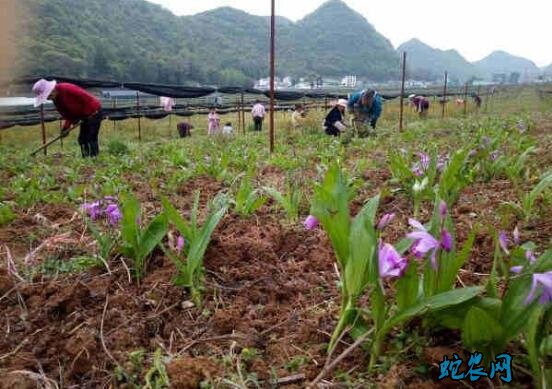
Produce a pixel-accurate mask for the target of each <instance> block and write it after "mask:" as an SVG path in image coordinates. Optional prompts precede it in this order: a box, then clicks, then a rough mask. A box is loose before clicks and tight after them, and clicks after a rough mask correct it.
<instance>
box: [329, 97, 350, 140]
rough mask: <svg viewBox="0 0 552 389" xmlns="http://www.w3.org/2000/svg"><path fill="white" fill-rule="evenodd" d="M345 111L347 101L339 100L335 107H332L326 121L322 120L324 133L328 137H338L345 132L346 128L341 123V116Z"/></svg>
mask: <svg viewBox="0 0 552 389" xmlns="http://www.w3.org/2000/svg"><path fill="white" fill-rule="evenodd" d="M346 109H347V100H343V99H340V100H339V101H338V102H337V104H336V106H335V107H333V108H332V109H331V110H330V112H329V113H328V115H327V116H326V119H325V120H324V131H325V132H326V134H328V135H332V136H339V135H341V133H342V132H344V131H345V130H347V126H346V125H345V124H344V123H343V116H344V114H345V110H346Z"/></svg>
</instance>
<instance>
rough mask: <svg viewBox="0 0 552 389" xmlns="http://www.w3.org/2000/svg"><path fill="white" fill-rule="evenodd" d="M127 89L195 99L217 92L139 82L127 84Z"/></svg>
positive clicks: (213, 89)
mask: <svg viewBox="0 0 552 389" xmlns="http://www.w3.org/2000/svg"><path fill="white" fill-rule="evenodd" d="M123 86H124V87H125V88H127V89H132V90H136V91H139V92H144V93H149V94H152V95H156V96H166V97H173V98H186V99H193V98H197V97H204V96H208V95H210V94H212V93H214V92H216V89H215V88H199V87H191V86H180V85H161V84H141V83H137V82H130V83H125V84H123Z"/></svg>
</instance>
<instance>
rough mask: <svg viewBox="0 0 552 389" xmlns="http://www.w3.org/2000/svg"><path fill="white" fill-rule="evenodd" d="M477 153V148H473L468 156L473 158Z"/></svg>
mask: <svg viewBox="0 0 552 389" xmlns="http://www.w3.org/2000/svg"><path fill="white" fill-rule="evenodd" d="M476 155H477V150H471V151H470V153H469V154H468V157H469V158H473V157H475V156H476Z"/></svg>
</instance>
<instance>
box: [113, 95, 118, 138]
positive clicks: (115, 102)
mask: <svg viewBox="0 0 552 389" xmlns="http://www.w3.org/2000/svg"><path fill="white" fill-rule="evenodd" d="M112 106H113V109H115V108H117V99H116V98H115V99H113V105H112ZM116 122H117V121H116V120H113V131H115V123H116Z"/></svg>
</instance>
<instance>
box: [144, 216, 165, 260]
mask: <svg viewBox="0 0 552 389" xmlns="http://www.w3.org/2000/svg"><path fill="white" fill-rule="evenodd" d="M166 234H167V217H166V215H165V214H161V215H158V216H157V217H156V218H155V219H153V220H152V221H151V223H150V224H149V225H148V227H147V228H146V229H145V230H144V232H143V233H142V236H141V239H140V250H139V256H140V257H141V258H146V257H147V256H149V255H150V254H151V253H152V251H153V249H155V247H157V245H158V244H159V243H160V242H161V241H162V240H163V238H164V237H165V235H166Z"/></svg>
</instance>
